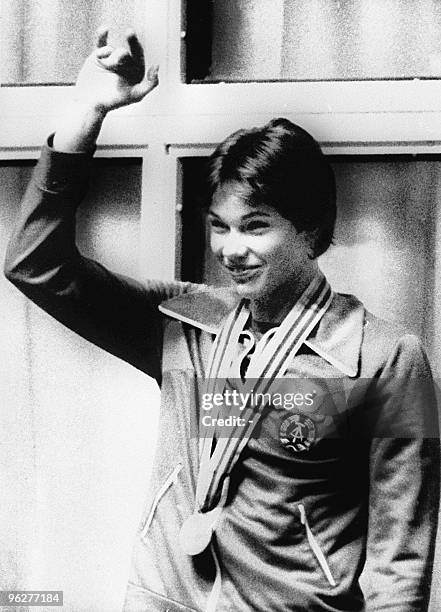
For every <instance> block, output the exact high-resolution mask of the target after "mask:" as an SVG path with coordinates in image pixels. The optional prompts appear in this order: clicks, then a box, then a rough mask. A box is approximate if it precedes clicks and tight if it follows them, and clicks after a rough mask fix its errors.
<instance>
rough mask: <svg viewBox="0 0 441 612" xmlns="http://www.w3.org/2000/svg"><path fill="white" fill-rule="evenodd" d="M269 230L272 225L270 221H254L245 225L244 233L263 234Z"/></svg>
mask: <svg viewBox="0 0 441 612" xmlns="http://www.w3.org/2000/svg"><path fill="white" fill-rule="evenodd" d="M269 228H270V224H269V223H268V221H264V220H263V219H254V220H253V221H249V222H248V223H246V224H245V226H244V231H245V232H248V233H250V234H262V233H264V232H265V231H266V230H268V229H269Z"/></svg>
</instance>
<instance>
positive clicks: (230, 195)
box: [208, 182, 280, 217]
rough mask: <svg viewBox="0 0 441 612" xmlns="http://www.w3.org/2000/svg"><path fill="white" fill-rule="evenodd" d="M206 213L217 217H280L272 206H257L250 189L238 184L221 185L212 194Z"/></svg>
mask: <svg viewBox="0 0 441 612" xmlns="http://www.w3.org/2000/svg"><path fill="white" fill-rule="evenodd" d="M208 212H209V213H210V212H211V213H213V214H216V215H218V216H230V215H233V216H239V217H242V216H245V215H246V216H250V215H253V216H256V215H264V216H265V217H268V216H271V217H280V215H279V213H278V212H277V211H276V209H275V208H273V207H272V206H268V205H267V204H259V203H258V202H256V201H255V200H253V195H252V191H251V188H250V187H249V186H248V185H246V184H244V183H239V182H228V183H222V184H221V185H219V187H218V188H217V189H216V191H215V192H214V194H213V198H212V201H211V205H210V207H209V209H208Z"/></svg>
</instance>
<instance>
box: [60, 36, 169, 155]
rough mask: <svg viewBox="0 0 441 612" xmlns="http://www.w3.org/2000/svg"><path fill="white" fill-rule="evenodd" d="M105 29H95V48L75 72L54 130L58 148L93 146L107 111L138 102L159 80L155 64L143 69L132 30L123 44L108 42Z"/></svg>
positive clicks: (75, 149) (87, 148) (137, 42)
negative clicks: (68, 101) (69, 95)
mask: <svg viewBox="0 0 441 612" xmlns="http://www.w3.org/2000/svg"><path fill="white" fill-rule="evenodd" d="M107 36H108V29H107V28H101V30H100V31H99V33H98V41H97V46H96V49H95V50H94V51H93V53H91V54H90V55H89V57H88V58H87V59H86V61H85V62H84V64H83V67H82V68H81V70H80V73H79V75H78V79H77V83H76V86H75V88H74V100H73V104H72V105H71V106H69V107H67V108H66V109H65V112H64V116H62V117H61V118H60V120H59V123H58V126H57V128H56V130H55V136H54V141H53V146H54V148H55V149H57V150H59V151H66V152H70V151H71V152H74V151H87V150H92V149H93V147H94V146H95V143H96V140H97V138H98V135H99V133H100V130H101V126H102V123H103V121H104V118H105V116H106V115H107V113H108V112H109V111H111V110H113V109H115V108H119V107H120V106H126V105H127V104H133V103H134V102H139V101H140V100H142V99H143V98H144V96H146V95H147V94H148V93H149V92H150V91H152V89H154V88H155V87H156V86H157V84H158V82H159V79H158V66H150V68H148V69H147V70H146V66H145V61H144V51H143V48H142V45H141V43H140V42H139V40H138V37H137V36H136V34H135V32H133V31H130V32H128V33H127V34H126V43H127V46H126V47H117V48H116V49H114V48H113V47H111V46H110V45H108V44H107Z"/></svg>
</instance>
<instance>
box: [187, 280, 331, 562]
mask: <svg viewBox="0 0 441 612" xmlns="http://www.w3.org/2000/svg"><path fill="white" fill-rule="evenodd" d="M332 297H333V294H332V290H331V288H330V286H329V284H328V283H327V281H326V279H325V278H324V277H323V276H322V275H321V274H318V275H317V276H316V277H315V278H314V279H313V281H312V282H311V283H310V285H309V286H308V287H307V289H306V290H305V291H304V293H303V294H302V295H301V296H300V298H299V300H298V301H297V302H296V304H295V305H294V306H293V308H292V310H291V311H290V312H289V313H288V315H287V316H286V317H285V319H284V320H283V321H282V323H281V325H280V326H279V327H278V328H277V329H273V330H269V331H268V332H267V333H266V334H264V336H262V338H261V339H260V340H259V342H258V344H257V346H256V350H255V353H254V355H253V356H252V357H251V360H250V363H249V365H248V369H247V372H246V375H245V381H244V383H243V385H242V387H243V389H241V390H242V391H243V393H244V394H246V393H248V394H249V395H250V394H251V392H254V393H255V394H256V395H258V394H261V395H262V396H264V395H265V394H266V393H267V392H268V391H269V390H270V388H271V386H272V384H273V382H274V381H275V379H276V378H277V377H279V376H283V373H284V372H285V370H286V368H287V367H288V364H289V363H290V361H291V360H292V358H293V355H295V354H296V353H297V351H298V349H299V348H300V346H301V345H302V344H303V342H304V340H305V339H306V338H307V337H308V335H309V334H310V333H311V331H312V330H313V329H314V327H315V326H316V325H317V323H318V322H319V321H320V319H321V317H322V316H323V314H324V313H325V312H326V310H327V308H328V307H329V305H330V303H331V301H332ZM250 315H251V313H250V311H249V309H248V307H247V305H246V302H245V301H242V302H241V303H240V304H239V305H238V307H237V308H236V309H235V310H234V311H233V312H231V313H230V314H229V315H228V317H227V320H226V321H225V323H224V325H223V326H222V328H221V330H220V332H219V334H218V335H217V336H216V340H215V341H214V344H213V347H212V352H211V355H210V360H209V367H208V377H207V386H206V388H205V391H206V393H207V395H208V396H209V397H210V396H211V397H214V394H215V392H219V393H222V392H223V389H224V387H225V384H226V382H225V381H226V380H227V379H229V377H230V376H231V373H232V371H233V373H235V374H236V378H237V380H238V381H240V380H241V379H242V377H241V373H240V364H239V363H238V361H237V358H236V351H237V343H238V341H239V338H240V335H241V334H243V333H244V330H245V327H246V323H247V321H248V319H249V317H250ZM245 333H247V332H246V331H245ZM246 352H249V350H247V351H246ZM241 357H243V355H241ZM260 408H262V406H260ZM218 410H219V408H218ZM216 414H217V413H216ZM216 414H215V415H214V416H216ZM260 416H261V410H256V407H253V405H252V403H251V404H247V405H246V406H244V410H243V413H242V419H241V421H243V423H244V424H242V423H236V424H235V426H234V427H233V430H232V432H231V434H230V435H229V436H228V437H227V436H222V435H219V436H217V441H216V446H215V448H214V450H213V438H214V433H213V430H212V429H211V430H209V431H205V433H204V436H203V438H201V439H200V466H199V474H198V480H197V484H196V500H195V502H196V504H195V507H196V511H195V512H194V514H192V515H191V516H190V517H188V518H187V519H186V520H185V521H184V524H183V525H182V527H181V530H180V533H179V542H180V545H181V548H182V550H183V551H184V552H185V553H187V554H188V555H192V556H194V555H198V554H200V553H202V552H203V551H204V550H205V549H206V548H207V546H208V545H209V544H210V541H211V537H212V535H213V531H214V530H215V528H216V523H217V521H218V518H219V515H220V513H221V512H222V509H223V507H224V505H225V503H226V499H227V494H228V482H229V476H230V474H231V471H232V469H233V467H234V465H235V463H236V461H237V459H238V458H239V456H240V454H241V453H242V450H243V449H244V448H245V446H246V444H247V443H248V440H249V439H250V436H251V434H252V432H253V430H254V428H255V426H256V424H257V422H258V420H259V418H260ZM296 416H297V417H300V415H296ZM289 425H291V423H289ZM304 426H306V429H307V433H306V435H305V434H304V433H303V429H304ZM295 427H297V429H295ZM288 429H289V431H288V432H287V433H289V434H291V435H290V436H286V439H287V441H288V443H289V442H293V443H294V444H292V445H293V446H294V447H295V448H294V450H296V451H297V452H298V450H303V447H305V448H309V446H310V445H311V444H312V443H313V441H314V439H315V428H314V422H313V421H312V420H311V419H309V418H307V421H305V422H302V421H300V418H299V422H296V423H295V424H293V432H291V428H290V427H289V428H288ZM294 429H295V431H294ZM284 438H285V436H284ZM291 438H292V439H291ZM282 443H283V442H282ZM290 446H291V445H290ZM297 446H298V448H297ZM300 446H301V447H302V448H300ZM219 491H222V493H221V496H220V497H221V499H220V501H218V500H219Z"/></svg>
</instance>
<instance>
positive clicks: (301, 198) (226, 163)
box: [208, 118, 336, 257]
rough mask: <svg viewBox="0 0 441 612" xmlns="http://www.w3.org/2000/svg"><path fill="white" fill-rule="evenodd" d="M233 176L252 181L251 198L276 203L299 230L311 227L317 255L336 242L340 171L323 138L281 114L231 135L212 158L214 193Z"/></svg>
mask: <svg viewBox="0 0 441 612" xmlns="http://www.w3.org/2000/svg"><path fill="white" fill-rule="evenodd" d="M229 181H238V182H239V183H242V184H248V186H249V188H250V202H251V203H255V204H256V205H258V204H267V205H269V206H272V207H273V208H275V209H276V210H277V211H278V212H279V213H280V214H281V215H282V216H283V217H285V218H286V219H289V221H291V223H292V224H293V225H294V227H295V228H296V230H297V231H299V232H302V231H305V232H309V233H311V235H312V237H313V243H312V257H318V256H319V255H321V254H322V253H324V252H325V251H326V250H327V249H328V247H329V245H330V244H331V243H332V240H333V234H334V226H335V217H336V190H335V177H334V172H333V170H332V168H331V166H330V164H329V162H328V160H327V159H326V157H325V156H324V154H323V153H322V150H321V149H320V146H319V144H318V143H317V141H316V140H314V138H313V137H312V136H311V135H310V134H309V133H308V132H307V131H306V130H304V129H303V128H301V127H299V126H298V125H295V124H294V123H292V122H291V121H289V120H288V119H283V118H279V119H273V120H272V121H270V122H269V123H267V124H266V125H264V126H263V127H262V128H252V129H249V130H239V131H237V132H234V134H231V136H228V138H226V139H225V140H224V141H223V142H221V143H220V144H219V145H218V147H217V148H216V150H215V151H214V153H213V154H212V155H211V157H210V159H209V162H208V188H209V196H210V198H211V197H212V196H213V194H214V192H215V191H216V189H217V188H218V187H219V186H220V185H222V184H223V183H226V182H229Z"/></svg>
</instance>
